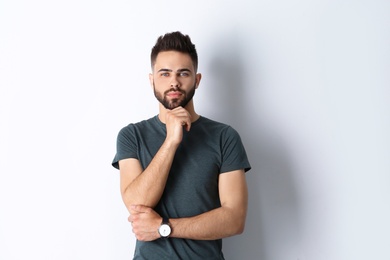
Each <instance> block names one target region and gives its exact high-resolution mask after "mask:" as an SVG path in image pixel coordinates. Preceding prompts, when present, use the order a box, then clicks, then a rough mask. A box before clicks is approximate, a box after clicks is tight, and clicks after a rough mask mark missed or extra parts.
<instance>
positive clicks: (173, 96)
mask: <svg viewBox="0 0 390 260" xmlns="http://www.w3.org/2000/svg"><path fill="white" fill-rule="evenodd" d="M181 95H182V93H180V92H179V91H171V92H168V93H167V96H168V97H172V98H177V97H180V96H181Z"/></svg>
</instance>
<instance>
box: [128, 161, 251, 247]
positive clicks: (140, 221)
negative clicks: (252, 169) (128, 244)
mask: <svg viewBox="0 0 390 260" xmlns="http://www.w3.org/2000/svg"><path fill="white" fill-rule="evenodd" d="M218 186H219V196H220V200H221V207H219V208H216V209H213V210H211V211H208V212H205V213H203V214H200V215H197V216H193V217H189V218H177V219H169V221H170V224H171V227H172V233H171V235H170V237H176V238H184V239H194V240H215V239H221V238H225V237H229V236H234V235H238V234H241V233H242V232H243V231H244V227H245V219H246V212H247V208H248V189H247V184H246V179H245V172H244V170H243V169H242V170H235V171H231V172H226V173H222V174H220V175H219V184H218ZM129 221H130V222H132V226H133V232H134V233H135V235H136V237H137V239H138V240H142V241H152V240H155V239H158V238H159V237H160V236H159V234H158V232H157V229H158V227H159V226H160V224H161V217H160V216H159V215H158V214H157V213H156V212H155V211H154V210H153V209H151V208H149V207H145V206H142V205H135V206H132V211H131V215H130V217H129Z"/></svg>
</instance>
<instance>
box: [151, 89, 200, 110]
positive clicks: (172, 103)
mask: <svg viewBox="0 0 390 260" xmlns="http://www.w3.org/2000/svg"><path fill="white" fill-rule="evenodd" d="M195 88H196V84H195V85H194V86H193V87H192V88H191V89H190V90H189V92H188V93H186V92H185V91H184V90H181V89H180V88H171V89H169V90H167V91H165V92H164V95H163V94H161V93H160V92H157V91H156V87H155V86H154V83H153V91H154V96H155V97H156V98H157V100H158V101H159V102H160V103H161V104H162V105H163V106H164V107H165V108H166V109H169V110H172V109H174V108H177V107H185V106H186V105H187V104H188V102H190V100H191V99H192V98H193V96H194V94H195ZM171 91H176V92H180V93H181V94H182V95H181V96H180V98H173V99H171V100H168V99H167V94H168V93H169V92H171Z"/></svg>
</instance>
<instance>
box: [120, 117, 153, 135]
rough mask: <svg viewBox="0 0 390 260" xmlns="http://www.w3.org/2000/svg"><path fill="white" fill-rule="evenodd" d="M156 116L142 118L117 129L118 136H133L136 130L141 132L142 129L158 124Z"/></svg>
mask: <svg viewBox="0 0 390 260" xmlns="http://www.w3.org/2000/svg"><path fill="white" fill-rule="evenodd" d="M156 117H157V116H154V117H152V118H149V119H146V120H142V121H140V122H137V123H130V124H128V125H126V126H124V127H122V129H121V130H120V131H119V134H118V136H120V137H129V136H134V135H135V134H136V133H137V132H140V133H142V132H143V131H145V130H147V129H150V128H153V127H155V126H157V125H158V121H157V119H156Z"/></svg>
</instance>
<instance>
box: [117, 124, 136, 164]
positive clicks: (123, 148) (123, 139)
mask: <svg viewBox="0 0 390 260" xmlns="http://www.w3.org/2000/svg"><path fill="white" fill-rule="evenodd" d="M128 158H138V152H137V142H136V137H135V134H134V125H132V124H130V125H128V126H126V127H124V128H122V129H121V130H120V131H119V133H118V137H117V141H116V154H115V157H114V160H113V161H112V166H114V167H115V168H117V169H119V161H120V160H122V159H128Z"/></svg>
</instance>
